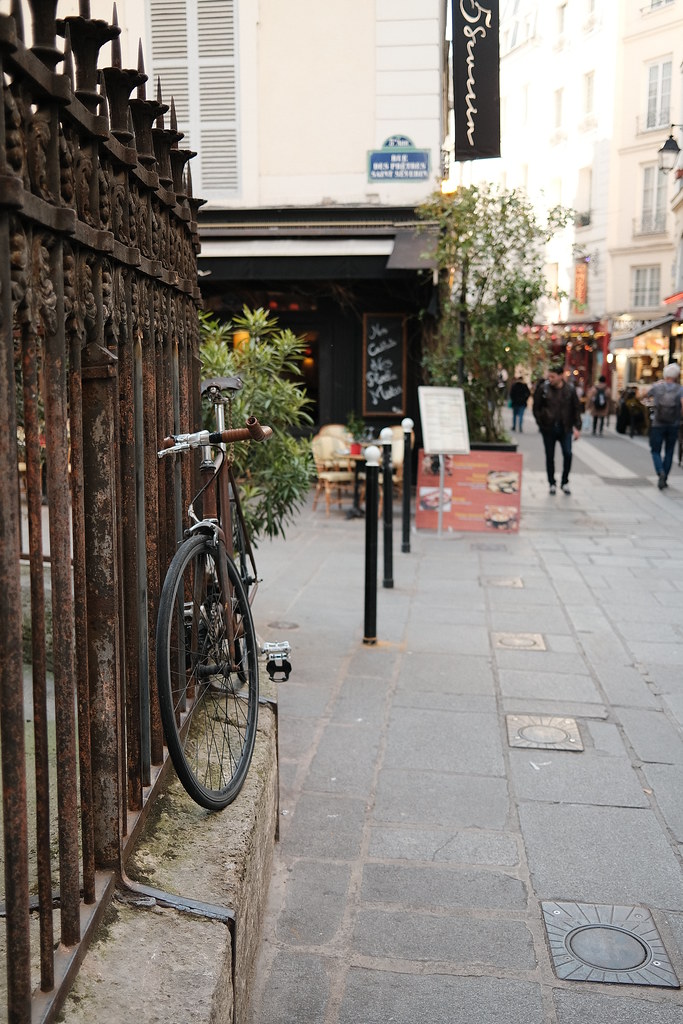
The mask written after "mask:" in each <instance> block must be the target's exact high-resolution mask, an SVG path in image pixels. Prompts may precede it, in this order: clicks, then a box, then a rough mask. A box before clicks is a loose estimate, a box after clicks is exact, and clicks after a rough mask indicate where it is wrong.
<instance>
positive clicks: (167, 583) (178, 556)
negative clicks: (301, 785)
mask: <svg viewBox="0 0 683 1024" xmlns="http://www.w3.org/2000/svg"><path fill="white" fill-rule="evenodd" d="M227 568H228V580H229V588H228V589H229V593H227V594H226V593H224V588H223V587H222V585H221V579H220V573H219V571H218V550H217V547H216V544H215V542H214V540H213V538H212V537H209V536H206V535H205V534H198V535H196V536H194V537H190V538H189V539H188V540H186V541H184V542H183V543H182V544H181V546H180V547H179V548H178V550H177V551H176V553H175V555H174V557H173V560H172V562H171V564H170V566H169V569H168V573H167V574H166V579H165V580H164V585H163V588H162V591H161V599H160V602H159V615H158V618H157V683H158V687H159V705H160V710H161V721H162V724H163V727H164V735H165V737H166V744H167V746H168V751H169V754H170V755H171V759H172V761H173V764H174V766H175V769H176V772H177V773H178V778H179V779H180V781H181V783H182V784H183V786H184V787H185V789H186V790H187V792H188V793H189V795H190V796H191V797H192V798H193V800H196V802H197V803H198V804H200V805H201V806H202V807H206V808H208V809H209V810H221V808H223V807H226V806H227V805H228V804H229V803H231V802H232V801H233V800H234V799H235V797H236V796H237V794H238V793H239V791H240V789H241V788H242V785H243V783H244V779H245V777H246V774H247V772H248V770H249V765H250V763H251V757H252V754H253V751H254V742H255V740H256V724H257V718H258V655H257V648H256V636H255V633H254V623H253V620H252V617H251V609H250V607H249V602H248V600H247V597H246V594H245V592H244V587H243V585H242V581H241V579H240V574H239V572H238V570H237V568H236V567H235V565H234V563H233V561H232V559H230V558H227Z"/></svg>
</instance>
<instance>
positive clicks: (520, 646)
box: [491, 633, 546, 651]
mask: <svg viewBox="0 0 683 1024" xmlns="http://www.w3.org/2000/svg"><path fill="white" fill-rule="evenodd" d="M491 637H492V639H493V646H494V647H498V648H503V649H504V650H508V651H511V650H512V651H545V649H546V646H545V640H544V639H543V637H542V636H541V634H540V633H492V634H491Z"/></svg>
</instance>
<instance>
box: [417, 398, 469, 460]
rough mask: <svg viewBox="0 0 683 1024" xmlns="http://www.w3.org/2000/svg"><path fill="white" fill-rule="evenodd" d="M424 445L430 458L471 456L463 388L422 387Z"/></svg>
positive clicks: (421, 419) (421, 407)
mask: <svg viewBox="0 0 683 1024" xmlns="http://www.w3.org/2000/svg"><path fill="white" fill-rule="evenodd" d="M417 395H418V400H419V403H420V422H421V424H422V441H423V447H424V451H425V454H427V455H469V453H470V435H469V430H468V429H467V413H466V410H465V393H464V391H463V389H462V388H439V387H435V388H432V387H419V388H418V389H417Z"/></svg>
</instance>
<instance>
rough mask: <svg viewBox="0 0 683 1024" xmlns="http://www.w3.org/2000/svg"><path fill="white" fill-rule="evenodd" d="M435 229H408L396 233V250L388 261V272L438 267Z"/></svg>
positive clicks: (394, 249)
mask: <svg viewBox="0 0 683 1024" xmlns="http://www.w3.org/2000/svg"><path fill="white" fill-rule="evenodd" d="M436 242H437V231H436V229H434V228H424V229H422V230H418V229H417V228H406V229H403V230H399V231H397V232H396V238H395V240H394V248H393V250H392V253H391V256H390V257H389V259H388V260H387V269H388V270H420V269H424V270H432V269H433V268H434V267H436V260H435V259H434V250H435V248H436Z"/></svg>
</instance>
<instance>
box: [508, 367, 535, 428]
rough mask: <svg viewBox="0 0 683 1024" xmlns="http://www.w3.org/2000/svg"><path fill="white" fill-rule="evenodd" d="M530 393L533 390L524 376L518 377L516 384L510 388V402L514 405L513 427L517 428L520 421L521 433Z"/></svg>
mask: <svg viewBox="0 0 683 1024" xmlns="http://www.w3.org/2000/svg"><path fill="white" fill-rule="evenodd" d="M530 395H531V391H530V390H529V387H528V385H527V384H525V383H524V380H523V379H522V377H516V378H515V382H514V384H513V385H512V387H511V388H510V404H511V405H512V429H513V430H516V429H517V424H518V423H519V432H520V434H521V433H522V421H523V419H524V412H525V410H526V405H527V402H528V401H529V396H530Z"/></svg>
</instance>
